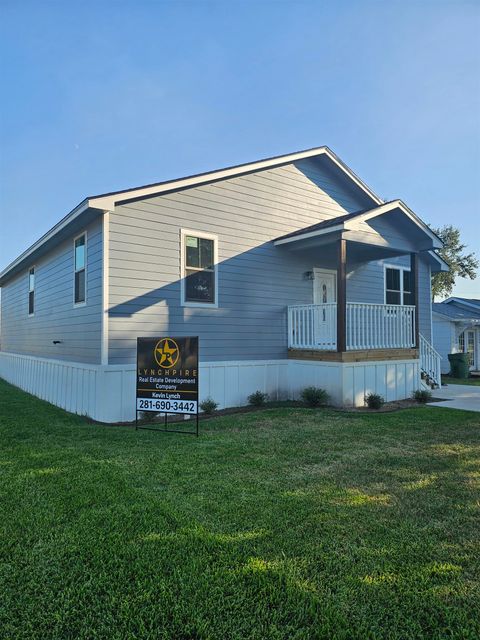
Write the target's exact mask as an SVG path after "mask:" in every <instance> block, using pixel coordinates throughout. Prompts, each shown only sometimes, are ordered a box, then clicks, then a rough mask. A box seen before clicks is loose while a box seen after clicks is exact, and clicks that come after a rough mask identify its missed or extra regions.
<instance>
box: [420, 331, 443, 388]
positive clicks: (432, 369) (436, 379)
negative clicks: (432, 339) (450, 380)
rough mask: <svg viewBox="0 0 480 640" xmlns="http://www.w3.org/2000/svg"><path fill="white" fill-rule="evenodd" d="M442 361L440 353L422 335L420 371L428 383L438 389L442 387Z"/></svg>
mask: <svg viewBox="0 0 480 640" xmlns="http://www.w3.org/2000/svg"><path fill="white" fill-rule="evenodd" d="M441 359H442V356H441V355H440V354H439V353H438V351H436V350H435V349H434V348H433V347H432V345H431V344H430V343H429V342H428V340H427V339H426V338H424V337H423V336H422V334H420V369H421V371H422V374H424V375H425V376H426V378H427V382H428V383H430V384H433V386H437V387H441V386H442V376H441Z"/></svg>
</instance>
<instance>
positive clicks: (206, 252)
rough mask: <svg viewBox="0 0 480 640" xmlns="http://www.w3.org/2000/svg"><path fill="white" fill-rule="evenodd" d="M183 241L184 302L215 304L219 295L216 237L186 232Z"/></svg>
mask: <svg viewBox="0 0 480 640" xmlns="http://www.w3.org/2000/svg"><path fill="white" fill-rule="evenodd" d="M182 242H183V250H182V254H183V265H182V277H183V281H182V282H183V302H184V303H192V304H198V305H210V304H211V305H214V304H216V297H217V292H216V288H217V283H216V275H217V274H216V269H217V267H216V264H215V262H216V260H215V250H216V247H215V239H214V238H212V237H208V236H201V235H193V234H190V233H184V234H183V235H182Z"/></svg>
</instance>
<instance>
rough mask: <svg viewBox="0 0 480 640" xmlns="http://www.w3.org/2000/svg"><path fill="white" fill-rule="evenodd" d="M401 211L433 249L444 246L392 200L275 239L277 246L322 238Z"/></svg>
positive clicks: (420, 221)
mask: <svg viewBox="0 0 480 640" xmlns="http://www.w3.org/2000/svg"><path fill="white" fill-rule="evenodd" d="M396 209H398V210H400V211H401V212H402V213H403V214H404V215H405V216H407V218H409V219H410V220H411V221H412V222H413V223H414V224H415V225H416V226H417V227H419V228H420V229H421V230H422V231H423V232H424V233H425V234H426V235H427V236H429V237H430V239H431V240H432V244H433V247H434V248H436V249H440V248H441V247H442V246H443V242H442V241H441V240H440V238H439V237H438V236H437V234H436V233H434V232H433V231H432V230H431V229H430V227H429V226H428V225H426V224H425V223H424V222H423V220H421V219H420V218H419V217H418V216H417V215H416V214H415V213H414V212H413V211H412V210H411V209H410V208H409V207H407V205H406V204H405V203H404V202H402V201H401V200H391V201H390V202H383V203H382V204H378V205H377V206H375V207H373V208H370V209H362V210H361V211H354V212H353V213H347V214H345V215H343V216H338V217H336V218H330V219H328V220H324V221H322V222H319V223H317V224H313V225H310V226H308V227H304V228H303V229H298V230H296V231H293V232H292V233H287V234H286V235H284V236H280V237H279V238H276V239H275V241H274V242H275V244H288V243H291V242H295V241H298V240H306V239H307V238H312V237H315V236H320V235H323V234H325V233H331V232H332V231H344V230H347V229H350V228H352V224H353V223H354V222H355V223H356V222H362V221H365V222H366V221H367V220H370V219H371V218H375V217H377V216H381V215H384V214H386V213H390V212H391V211H394V210H396Z"/></svg>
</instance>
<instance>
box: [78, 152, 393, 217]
mask: <svg viewBox="0 0 480 640" xmlns="http://www.w3.org/2000/svg"><path fill="white" fill-rule="evenodd" d="M320 155H326V156H327V157H328V158H329V159H330V160H331V161H332V162H333V163H334V164H335V165H336V166H337V167H338V168H339V169H341V171H343V173H345V174H346V175H347V176H348V177H349V178H350V180H352V182H354V183H355V184H356V185H357V186H358V187H360V189H362V190H363V191H364V192H365V193H366V194H367V195H368V196H369V197H370V198H371V199H372V200H373V201H374V202H376V203H377V204H381V203H382V202H383V200H381V199H380V198H379V197H378V196H377V195H376V194H375V193H374V192H373V191H372V190H371V189H370V188H369V187H367V185H366V184H365V183H364V182H362V180H360V178H358V177H357V176H356V175H355V174H354V173H353V171H351V169H349V167H347V165H346V164H344V163H343V162H342V161H341V160H340V159H339V158H338V157H337V156H336V155H335V154H334V153H333V152H332V151H331V150H330V149H329V148H328V147H317V148H314V149H309V150H307V151H299V152H297V153H291V154H287V155H284V156H277V157H275V158H270V159H268V160H260V161H258V162H250V163H247V164H242V165H238V166H236V167H230V168H228V169H220V170H218V171H212V172H210V173H202V174H199V175H196V176H190V177H188V178H180V179H179V180H171V181H169V182H163V183H161V184H154V185H150V186H146V187H139V188H136V189H128V190H126V191H120V192H117V193H111V194H106V195H100V196H98V197H95V196H94V197H93V198H91V199H90V206H91V207H94V208H95V209H109V210H112V209H113V208H114V207H115V204H117V203H119V202H123V201H125V200H130V199H137V198H145V197H148V196H154V195H157V194H158V195H160V194H162V193H164V192H165V191H172V190H180V189H186V188H188V187H194V186H198V185H200V184H205V183H208V182H212V181H214V180H223V179H225V178H231V177H234V176H238V175H241V174H244V173H252V172H254V171H260V170H262V169H268V168H270V167H276V166H279V165H283V164H289V163H291V162H296V161H297V160H304V159H305V158H312V157H315V156H320Z"/></svg>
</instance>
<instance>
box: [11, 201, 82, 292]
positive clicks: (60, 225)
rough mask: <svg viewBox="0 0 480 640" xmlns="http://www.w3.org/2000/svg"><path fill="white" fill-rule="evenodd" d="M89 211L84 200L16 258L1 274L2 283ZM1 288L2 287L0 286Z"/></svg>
mask: <svg viewBox="0 0 480 640" xmlns="http://www.w3.org/2000/svg"><path fill="white" fill-rule="evenodd" d="M87 209H88V200H87V199H85V200H83V201H82V202H81V203H80V204H79V205H77V206H76V207H75V209H72V211H70V213H67V215H66V216H65V217H64V218H62V219H61V220H60V222H57V224H56V225H54V226H53V227H52V228H51V229H50V231H47V233H45V234H44V235H43V236H42V237H41V238H39V239H38V240H37V241H36V242H34V243H33V244H32V245H31V246H30V247H29V248H28V249H26V250H25V251H24V252H23V253H21V254H20V255H19V256H18V258H15V260H14V261H13V262H11V263H10V264H9V265H8V266H7V267H5V269H4V270H3V271H2V272H1V273H0V282H1V281H2V280H3V278H4V277H5V276H6V275H7V274H8V273H9V272H10V271H11V270H12V269H14V268H15V267H16V266H18V265H19V264H20V263H21V262H23V261H24V260H26V259H27V258H28V256H30V255H31V254H32V253H33V252H34V251H36V250H37V249H39V248H40V247H41V246H42V245H44V244H45V243H46V242H48V241H49V240H50V239H51V238H53V237H54V236H55V235H57V233H58V232H59V231H61V230H62V229H64V228H65V227H66V226H67V225H69V224H70V223H71V222H73V220H75V219H76V218H78V216H80V215H81V214H82V213H83V212H84V211H86V210H87ZM0 286H1V285H0Z"/></svg>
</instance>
